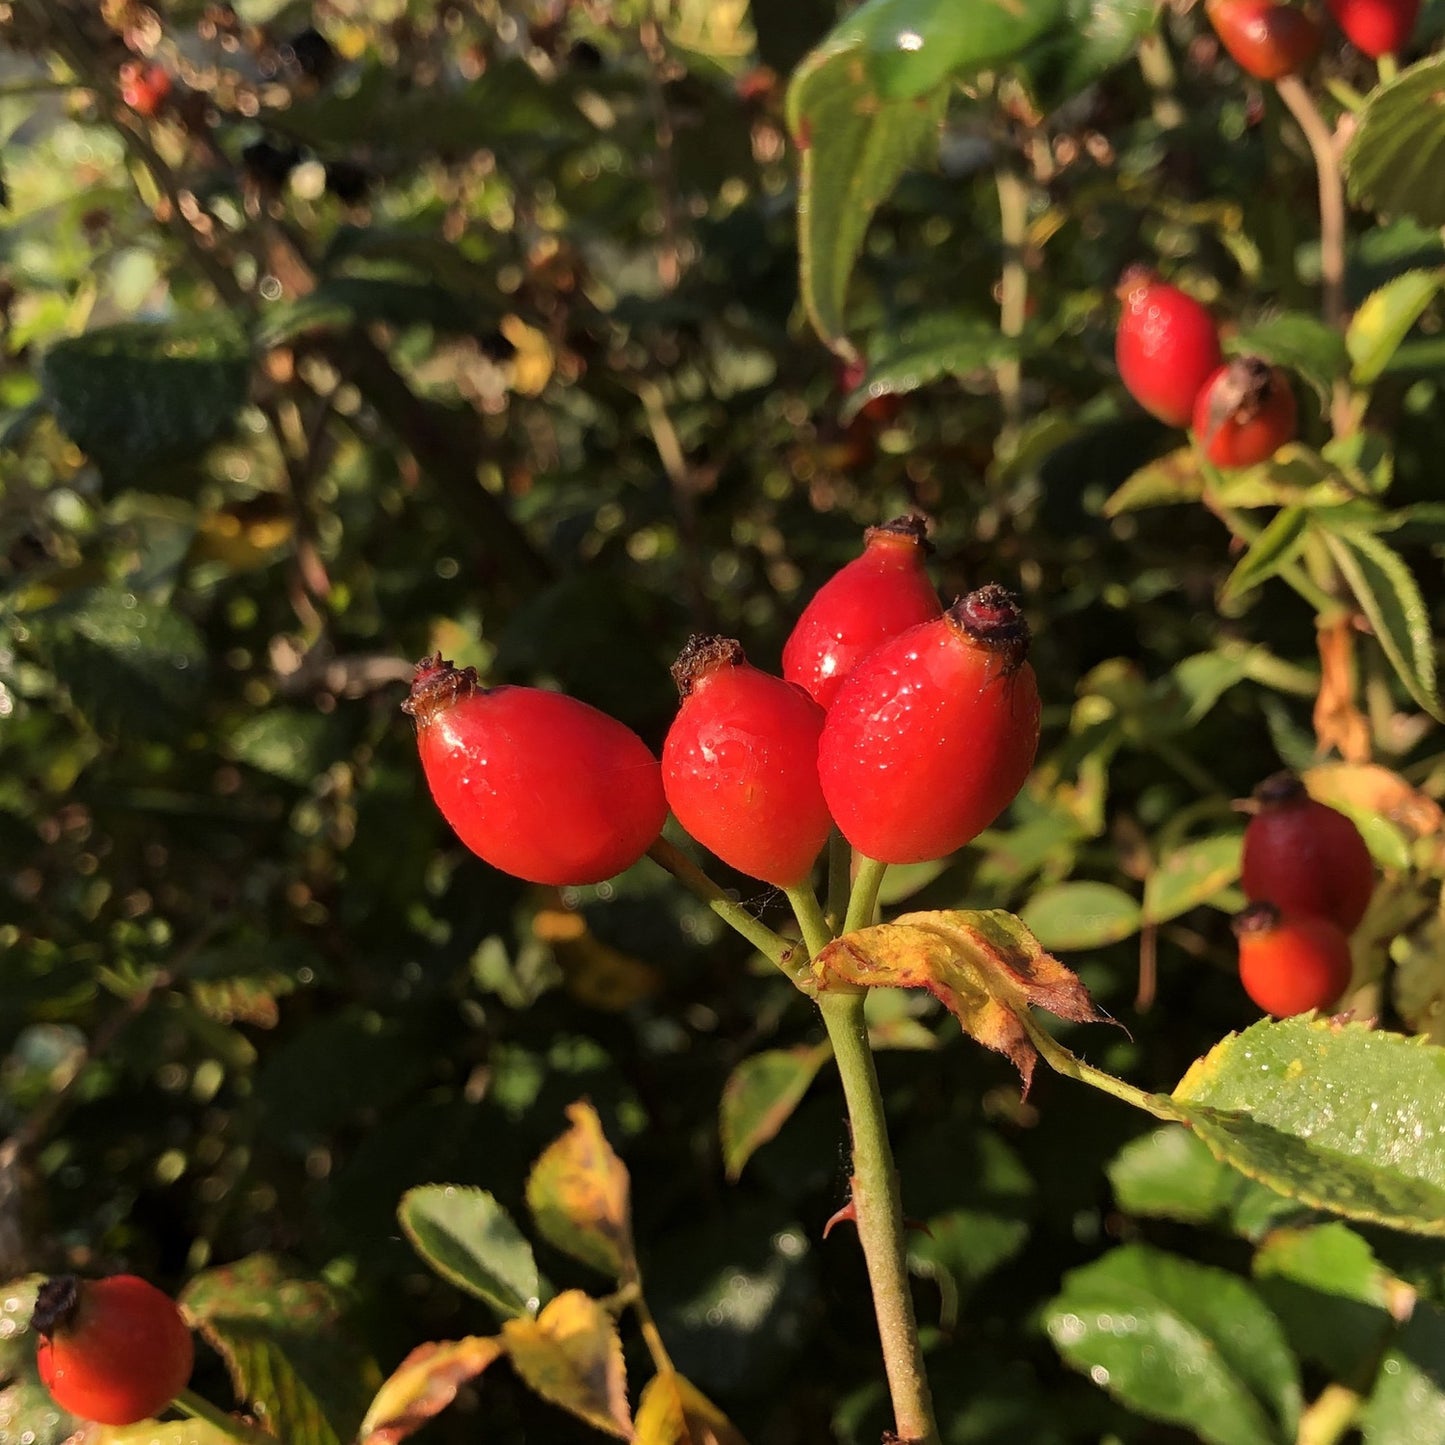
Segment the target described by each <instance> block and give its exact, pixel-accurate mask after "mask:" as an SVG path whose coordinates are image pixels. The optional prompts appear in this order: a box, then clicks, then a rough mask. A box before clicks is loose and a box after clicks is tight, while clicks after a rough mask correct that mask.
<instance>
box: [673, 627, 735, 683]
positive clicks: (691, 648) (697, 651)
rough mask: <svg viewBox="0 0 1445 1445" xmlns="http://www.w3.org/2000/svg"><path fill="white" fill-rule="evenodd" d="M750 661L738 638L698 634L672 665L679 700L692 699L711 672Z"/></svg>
mask: <svg viewBox="0 0 1445 1445" xmlns="http://www.w3.org/2000/svg"><path fill="white" fill-rule="evenodd" d="M747 660H748V659H747V654H746V653H744V651H743V645H742V643H741V642H739V641H738V640H737V639H736V638H733V637H709V636H706V635H704V634H702V633H694V635H693V636H691V637H689V638H688V640H687V645H686V646H685V647H684V648H683V649H682V651H681V652H680V653H678V655H677V661H676V662H674V663H673V664H672V668H671V672H672V680H673V682H675V683H676V684H677V695H678V697H679V698H685V697H688V696H689V695H690V694H691V692H692V690H693V688H695V687H696V686H697V684H698V682H699V680H700V679H702V678H703V677H706V676H707V674H708V673H710V672H716V671H717V670H718V669H719V668H721V667H738V666H740V665H741V664H742V663H744V662H746V661H747Z"/></svg>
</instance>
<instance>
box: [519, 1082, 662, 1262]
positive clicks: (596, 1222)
mask: <svg viewBox="0 0 1445 1445" xmlns="http://www.w3.org/2000/svg"><path fill="white" fill-rule="evenodd" d="M567 1117H568V1118H569V1119H570V1120H571V1121H572V1126H571V1128H570V1129H568V1130H567V1132H566V1133H565V1134H563V1135H562V1137H561V1138H560V1139H558V1140H556V1141H555V1142H554V1143H552V1144H550V1145H548V1147H547V1148H546V1149H545V1150H544V1151H543V1152H542V1155H541V1156H540V1158H538V1160H537V1162H536V1163H535V1164H534V1165H533V1166H532V1172H531V1174H530V1175H529V1176H528V1178H527V1206H528V1208H529V1209H531V1211H532V1218H533V1219H534V1220H535V1221H536V1225H537V1228H538V1229H539V1230H540V1231H541V1232H542V1234H543V1235H545V1236H546V1238H547V1239H548V1241H549V1242H551V1243H552V1244H554V1245H556V1246H557V1248H558V1249H560V1250H561V1251H562V1252H563V1253H564V1254H570V1255H571V1256H572V1258H573V1259H580V1260H581V1261H582V1263H583V1264H590V1265H591V1266H592V1268H593V1269H597V1270H601V1271H602V1273H603V1274H608V1275H611V1276H612V1277H613V1278H614V1279H624V1278H628V1277H630V1276H631V1275H632V1274H633V1273H634V1272H635V1270H636V1268H637V1262H636V1258H635V1256H634V1254H633V1249H632V1210H631V1203H630V1199H629V1190H630V1184H629V1180H628V1176H627V1167H626V1165H624V1164H623V1162H622V1161H621V1160H620V1159H619V1158H618V1157H617V1155H616V1154H614V1153H613V1152H612V1146H611V1145H610V1144H609V1143H608V1142H607V1137H606V1135H604V1134H603V1132H602V1121H601V1120H600V1119H599V1118H598V1117H597V1111H596V1110H595V1109H594V1108H593V1107H592V1105H591V1104H589V1103H586V1102H585V1101H580V1102H578V1103H575V1104H569V1105H568V1107H567Z"/></svg>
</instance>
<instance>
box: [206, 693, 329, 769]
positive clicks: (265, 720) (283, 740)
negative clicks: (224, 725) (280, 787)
mask: <svg viewBox="0 0 1445 1445" xmlns="http://www.w3.org/2000/svg"><path fill="white" fill-rule="evenodd" d="M334 742H335V729H334V728H333V726H332V723H331V720H330V719H329V718H327V717H326V716H325V715H324V714H322V713H319V712H316V711H314V710H313V711H309V712H308V711H304V710H303V709H301V708H298V707H276V708H271V709H269V710H268V711H266V712H259V713H253V714H252V715H251V716H250V717H248V718H245V719H243V720H242V721H241V722H240V723H238V724H237V726H236V728H235V729H234V730H233V731H232V733H231V736H230V737H229V738H228V739H227V750H228V752H229V753H230V755H231V756H232V757H233V758H235V759H236V761H237V762H240V763H247V764H249V765H250V766H251V767H253V768H256V769H257V770H259V771H260V772H263V773H269V774H270V775H271V776H272V777H274V778H281V779H283V780H285V781H286V782H288V783H295V784H297V785H299V786H301V787H306V786H307V785H309V784H310V783H311V782H313V781H314V780H315V778H316V775H317V774H318V773H320V772H321V771H322V770H323V769H324V768H325V766H326V764H327V762H329V761H330V757H331V753H332V751H333V746H332V745H334Z"/></svg>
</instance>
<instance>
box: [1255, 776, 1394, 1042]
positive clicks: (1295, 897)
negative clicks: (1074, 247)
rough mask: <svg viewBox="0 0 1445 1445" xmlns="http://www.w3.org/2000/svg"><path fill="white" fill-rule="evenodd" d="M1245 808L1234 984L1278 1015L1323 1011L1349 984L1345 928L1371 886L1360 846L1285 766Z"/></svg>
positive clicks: (1343, 821) (1353, 831) (1355, 920)
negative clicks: (1242, 905) (1242, 904)
mask: <svg viewBox="0 0 1445 1445" xmlns="http://www.w3.org/2000/svg"><path fill="white" fill-rule="evenodd" d="M1253 808H1254V815H1253V817H1251V818H1250V820H1249V825H1248V826H1247V827H1246V828H1245V830H1244V866H1243V874H1242V879H1241V881H1242V883H1243V885H1244V893H1245V897H1247V898H1248V899H1249V900H1250V907H1248V908H1246V909H1245V910H1244V912H1243V913H1241V914H1239V915H1238V917H1236V918H1235V920H1234V931H1235V934H1236V936H1237V937H1238V939H1239V977H1240V981H1241V982H1242V983H1243V984H1244V989H1245V992H1246V993H1248V994H1249V996H1250V998H1252V999H1253V1000H1254V1001H1255V1003H1257V1004H1258V1005H1259V1006H1260V1008H1262V1009H1264V1010H1265V1011H1266V1012H1267V1013H1272V1014H1274V1015H1276V1016H1277V1017H1280V1018H1283V1017H1285V1016H1286V1015H1288V1014H1297V1013H1305V1012H1307V1011H1308V1010H1310V1009H1323V1008H1328V1007H1329V1006H1330V1005H1331V1004H1333V1003H1334V1002H1336V1000H1338V999H1339V997H1340V995H1341V994H1342V993H1344V991H1345V989H1346V987H1348V985H1349V982H1350V975H1351V971H1352V970H1351V962H1350V934H1352V933H1353V932H1354V931H1355V929H1356V928H1358V927H1359V924H1360V920H1361V919H1362V918H1363V917H1364V916H1365V909H1366V908H1367V907H1368V906H1369V902H1370V895H1371V894H1372V893H1373V892H1374V891H1375V865H1374V863H1373V862H1372V861H1371V858H1370V850H1369V849H1368V848H1367V847H1366V846H1365V840H1364V839H1363V838H1362V837H1361V836H1360V830H1359V829H1358V828H1356V827H1355V825H1354V824H1353V823H1352V822H1351V821H1350V820H1349V819H1348V818H1347V817H1345V815H1344V814H1343V813H1341V812H1338V811H1337V810H1336V809H1334V808H1331V807H1329V806H1328V805H1326V804H1324V803H1321V802H1319V801H1318V800H1316V799H1314V798H1312V797H1310V795H1309V793H1308V792H1307V791H1306V790H1305V786H1304V784H1303V783H1302V782H1301V781H1300V780H1299V779H1298V778H1297V777H1296V776H1295V775H1294V774H1293V773H1276V774H1275V775H1274V776H1273V777H1270V778H1266V779H1265V780H1264V782H1262V783H1261V784H1260V785H1259V786H1258V787H1257V788H1256V789H1255V790H1254V798H1253Z"/></svg>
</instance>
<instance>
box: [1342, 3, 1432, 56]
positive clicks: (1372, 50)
mask: <svg viewBox="0 0 1445 1445" xmlns="http://www.w3.org/2000/svg"><path fill="white" fill-rule="evenodd" d="M1325 3H1326V4H1327V5H1328V6H1329V8H1330V14H1331V15H1333V16H1334V17H1335V23H1336V24H1337V25H1338V26H1339V27H1340V29H1341V30H1343V31H1344V32H1345V35H1346V36H1347V37H1348V39H1349V41H1350V44H1351V45H1353V46H1354V47H1355V49H1356V50H1362V51H1364V53H1365V54H1366V55H1368V56H1370V57H1371V58H1372V59H1374V60H1378V59H1379V58H1380V57H1381V56H1382V55H1396V54H1398V53H1399V52H1400V51H1401V50H1403V49H1404V47H1405V43H1406V42H1407V41H1408V40H1409V39H1410V35H1411V32H1412V31H1413V30H1414V29H1415V21H1416V20H1417V19H1418V18H1419V15H1420V0H1325Z"/></svg>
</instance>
